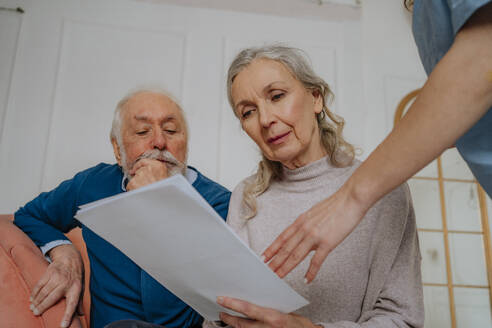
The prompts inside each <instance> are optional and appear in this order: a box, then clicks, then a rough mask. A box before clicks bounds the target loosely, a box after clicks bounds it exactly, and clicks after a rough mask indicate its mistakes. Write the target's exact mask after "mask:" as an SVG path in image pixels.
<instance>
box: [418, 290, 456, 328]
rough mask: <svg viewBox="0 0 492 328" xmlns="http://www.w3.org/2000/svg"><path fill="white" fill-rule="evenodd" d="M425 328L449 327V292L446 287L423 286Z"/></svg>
mask: <svg viewBox="0 0 492 328" xmlns="http://www.w3.org/2000/svg"><path fill="white" fill-rule="evenodd" d="M424 306H425V324H424V327H426V328H448V327H451V314H450V310H449V293H448V288H447V287H434V286H424Z"/></svg>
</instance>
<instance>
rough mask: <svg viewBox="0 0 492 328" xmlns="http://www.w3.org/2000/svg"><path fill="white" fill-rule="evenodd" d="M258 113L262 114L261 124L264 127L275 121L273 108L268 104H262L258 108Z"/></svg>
mask: <svg viewBox="0 0 492 328" xmlns="http://www.w3.org/2000/svg"><path fill="white" fill-rule="evenodd" d="M258 113H259V116H260V124H261V126H262V127H264V128H268V127H270V125H272V124H273V123H274V122H275V115H274V114H273V110H272V109H271V108H269V107H268V106H262V107H260V108H258Z"/></svg>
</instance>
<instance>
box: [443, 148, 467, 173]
mask: <svg viewBox="0 0 492 328" xmlns="http://www.w3.org/2000/svg"><path fill="white" fill-rule="evenodd" d="M441 164H442V175H443V177H444V178H451V179H467V180H473V179H475V178H474V177H473V174H472V173H471V171H470V168H468V165H466V162H465V161H464V160H463V158H462V157H461V155H460V154H459V153H458V150H457V149H456V148H451V149H448V150H446V151H445V152H444V153H443V154H442V155H441Z"/></svg>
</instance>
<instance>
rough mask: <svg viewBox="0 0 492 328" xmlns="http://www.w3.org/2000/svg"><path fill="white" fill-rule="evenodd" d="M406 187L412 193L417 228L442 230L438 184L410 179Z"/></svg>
mask: <svg viewBox="0 0 492 328" xmlns="http://www.w3.org/2000/svg"><path fill="white" fill-rule="evenodd" d="M408 185H409V187H410V191H411V193H412V199H413V207H414V209H415V216H416V219H417V227H418V228H421V229H442V216H441V201H440V197H439V182H438V181H432V180H419V179H410V180H408Z"/></svg>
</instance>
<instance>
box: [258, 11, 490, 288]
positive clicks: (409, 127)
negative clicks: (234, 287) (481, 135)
mask: <svg viewBox="0 0 492 328" xmlns="http://www.w3.org/2000/svg"><path fill="white" fill-rule="evenodd" d="M490 107H492V3H489V4H488V5H486V6H484V7H482V8H481V9H479V10H478V11H477V12H476V13H475V14H474V15H473V16H472V17H471V18H470V19H469V21H468V22H467V23H466V24H465V26H464V27H463V28H462V29H461V30H460V32H458V34H457V36H456V39H455V41H454V43H453V45H452V47H451V48H450V50H449V51H448V52H447V54H446V55H445V56H444V57H443V58H442V59H441V61H440V62H439V63H438V64H437V65H436V67H435V69H434V71H433V72H432V74H431V75H430V76H429V79H428V81H427V83H426V84H425V85H424V87H423V88H422V90H421V92H420V94H419V96H418V97H417V99H416V100H415V102H414V103H413V105H412V106H411V107H410V109H409V111H408V113H407V114H406V115H405V116H404V118H403V119H402V120H401V121H400V123H399V124H398V125H397V126H396V127H395V128H394V129H393V131H392V132H391V133H390V134H389V135H388V137H387V138H386V139H385V140H384V141H383V142H382V143H381V144H380V145H379V146H378V147H377V148H376V150H375V151H374V152H373V153H372V154H371V155H370V156H369V157H368V158H367V160H365V161H364V162H363V163H362V165H361V166H360V167H359V168H358V169H357V170H356V171H355V172H354V174H353V175H352V177H351V178H350V179H349V180H347V182H346V183H345V184H344V185H343V186H342V187H341V188H340V190H339V191H338V192H336V193H335V194H334V195H332V196H331V197H329V198H327V199H325V200H324V201H322V202H320V203H318V204H317V205H315V206H313V207H312V208H311V209H310V210H308V211H307V212H305V213H303V214H302V215H300V216H299V217H298V218H297V220H296V221H295V222H294V223H293V224H292V225H291V226H290V227H289V228H287V229H286V230H285V231H284V232H283V233H282V234H281V235H279V237H278V238H277V239H276V240H275V241H274V242H273V243H272V245H271V246H270V247H269V248H267V249H266V250H265V252H264V256H265V261H269V260H270V259H271V262H270V267H271V268H272V269H273V270H274V271H275V272H276V273H277V274H278V275H279V276H280V277H284V276H285V275H286V274H287V273H289V272H290V271H291V270H292V269H293V268H294V267H295V266H296V265H297V264H298V263H300V262H301V261H302V259H304V258H305V257H306V255H307V254H308V253H309V252H310V251H311V250H314V251H315V255H314V256H313V258H312V260H311V265H310V267H309V269H308V272H307V274H306V279H307V281H308V282H309V281H312V280H313V279H314V277H315V276H316V274H317V272H318V270H319V268H320V266H321V264H322V263H323V261H324V260H325V258H326V256H327V255H328V253H329V252H330V251H331V250H333V249H334V248H335V247H336V246H337V245H338V244H339V243H340V242H341V241H342V240H343V239H344V238H345V237H346V236H347V235H348V234H349V233H350V232H351V231H352V230H353V229H354V228H355V227H356V226H357V224H358V223H359V222H360V220H361V219H362V217H363V216H364V214H365V213H366V211H367V210H368V209H369V208H370V207H371V206H373V205H374V204H375V203H376V202H377V201H378V200H379V199H380V198H381V197H383V196H384V195H385V194H387V193H388V192H390V191H391V190H393V189H394V188H395V187H396V186H398V185H400V184H401V183H403V182H404V181H406V180H407V179H408V178H410V177H411V176H412V175H414V174H415V173H416V172H418V171H419V170H420V169H422V168H423V167H424V166H426V165H427V164H428V163H430V162H431V161H432V160H433V159H435V158H436V157H437V156H439V155H440V154H441V153H442V152H443V151H444V150H445V149H447V148H448V147H450V146H452V145H453V144H454V143H455V141H456V140H457V139H458V138H459V137H460V136H462V135H463V134H464V133H465V132H466V131H468V130H469V129H470V128H471V127H472V126H473V125H474V124H475V123H476V122H477V121H478V120H479V119H480V118H481V117H482V116H483V115H484V114H485V113H486V112H487V110H488V109H489V108H490Z"/></svg>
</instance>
